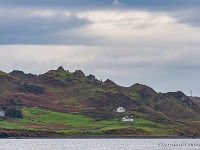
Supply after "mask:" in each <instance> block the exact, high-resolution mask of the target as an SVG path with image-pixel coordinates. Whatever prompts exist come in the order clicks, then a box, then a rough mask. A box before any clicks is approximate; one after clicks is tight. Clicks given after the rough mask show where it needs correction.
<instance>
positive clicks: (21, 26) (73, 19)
mask: <svg viewBox="0 0 200 150" xmlns="http://www.w3.org/2000/svg"><path fill="white" fill-rule="evenodd" d="M24 13H25V14H22V15H21V14H20V12H18V14H15V15H12V16H9V15H8V16H7V15H5V16H1V17H0V44H66V41H67V39H64V40H63V39H62V38H63V37H62V36H60V35H59V34H58V33H59V32H62V31H63V30H65V31H69V34H70V30H72V29H74V28H78V27H80V26H84V25H86V24H89V23H90V22H89V21H88V20H86V19H84V18H82V19H81V18H78V17H77V16H76V15H75V14H70V15H69V16H64V14H62V13H58V14H56V15H55V16H47V17H45V16H44V17H43V16H30V15H28V14H26V13H29V12H26V11H25V12H24ZM70 36H72V37H73V35H67V37H68V38H70Z"/></svg>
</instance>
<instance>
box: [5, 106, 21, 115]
mask: <svg viewBox="0 0 200 150" xmlns="http://www.w3.org/2000/svg"><path fill="white" fill-rule="evenodd" d="M5 116H6V117H10V118H23V113H22V111H21V110H20V109H18V108H15V107H9V108H7V109H6V110H5Z"/></svg>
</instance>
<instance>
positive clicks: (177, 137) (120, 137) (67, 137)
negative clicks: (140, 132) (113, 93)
mask: <svg viewBox="0 0 200 150" xmlns="http://www.w3.org/2000/svg"><path fill="white" fill-rule="evenodd" d="M0 139H141V140H142V139H155V140H156V139H200V136H198V137H189V136H182V137H180V136H174V137H173V136H159V137H158V136H63V137H62V136H61V137H7V138H0Z"/></svg>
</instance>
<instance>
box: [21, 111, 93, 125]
mask: <svg viewBox="0 0 200 150" xmlns="http://www.w3.org/2000/svg"><path fill="white" fill-rule="evenodd" d="M22 110H23V114H24V119H31V120H32V121H35V122H37V123H38V122H43V123H59V124H64V125H71V126H81V127H82V126H87V125H88V123H90V122H91V121H92V119H90V118H88V117H85V116H83V115H79V114H69V113H61V112H54V111H47V110H42V109H38V108H23V109H22Z"/></svg>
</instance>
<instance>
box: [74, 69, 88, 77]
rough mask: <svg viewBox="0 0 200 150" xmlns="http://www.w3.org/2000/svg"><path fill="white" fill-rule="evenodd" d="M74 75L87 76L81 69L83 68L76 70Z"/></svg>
mask: <svg viewBox="0 0 200 150" xmlns="http://www.w3.org/2000/svg"><path fill="white" fill-rule="evenodd" d="M74 76H75V77H85V74H84V73H83V71H81V70H76V71H75V72H74Z"/></svg>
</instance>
